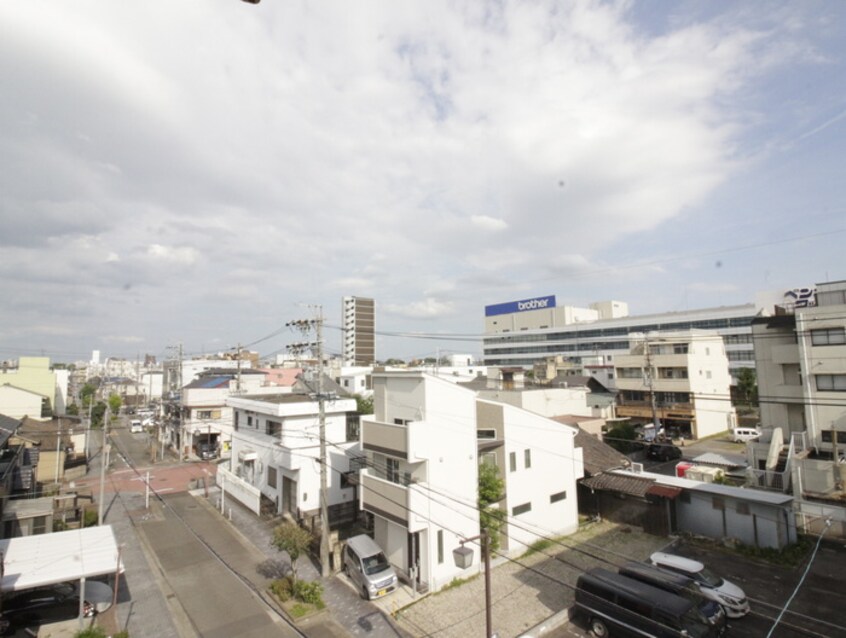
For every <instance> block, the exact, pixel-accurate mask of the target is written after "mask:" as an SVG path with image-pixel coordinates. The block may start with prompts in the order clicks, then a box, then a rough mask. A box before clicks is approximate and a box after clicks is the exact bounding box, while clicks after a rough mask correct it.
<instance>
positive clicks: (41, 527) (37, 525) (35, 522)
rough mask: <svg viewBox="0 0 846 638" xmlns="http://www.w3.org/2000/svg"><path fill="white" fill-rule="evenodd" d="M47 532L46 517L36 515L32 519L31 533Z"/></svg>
mask: <svg viewBox="0 0 846 638" xmlns="http://www.w3.org/2000/svg"><path fill="white" fill-rule="evenodd" d="M46 533H47V517H46V516H36V517H35V518H33V519H32V535H33V536H35V535H36V534H46Z"/></svg>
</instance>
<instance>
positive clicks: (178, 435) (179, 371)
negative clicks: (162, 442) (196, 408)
mask: <svg viewBox="0 0 846 638" xmlns="http://www.w3.org/2000/svg"><path fill="white" fill-rule="evenodd" d="M176 365H177V374H176V378H177V379H178V383H179V403H178V404H177V409H178V410H179V430H178V431H177V433H176V453H177V455H178V456H179V462H180V463H181V462H182V442H183V440H184V438H183V435H184V432H183V431H182V427H183V424H182V342H181V341H180V342H179V361H177V363H176Z"/></svg>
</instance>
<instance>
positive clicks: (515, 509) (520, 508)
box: [511, 503, 532, 516]
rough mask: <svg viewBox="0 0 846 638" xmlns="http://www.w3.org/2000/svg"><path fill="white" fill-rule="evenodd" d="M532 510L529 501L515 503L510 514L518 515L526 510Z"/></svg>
mask: <svg viewBox="0 0 846 638" xmlns="http://www.w3.org/2000/svg"><path fill="white" fill-rule="evenodd" d="M531 511H532V504H531V503H523V504H522V505H516V506H514V507H512V508H511V515H512V516H519V515H520V514H525V513H526V512H531Z"/></svg>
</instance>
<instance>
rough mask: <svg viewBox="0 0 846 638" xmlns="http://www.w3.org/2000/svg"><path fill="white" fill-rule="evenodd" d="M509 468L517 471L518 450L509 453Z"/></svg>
mask: <svg viewBox="0 0 846 638" xmlns="http://www.w3.org/2000/svg"><path fill="white" fill-rule="evenodd" d="M508 469H509V470H510V471H511V472H516V471H517V452H511V453H510V454H509V455H508Z"/></svg>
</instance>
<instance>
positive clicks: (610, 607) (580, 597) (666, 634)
mask: <svg viewBox="0 0 846 638" xmlns="http://www.w3.org/2000/svg"><path fill="white" fill-rule="evenodd" d="M574 611H575V614H576V615H577V616H581V617H583V618H586V619H587V623H588V627H589V628H590V631H591V633H593V635H594V636H596V637H597V638H607V637H608V636H610V635H613V636H653V637H654V638H678V637H679V636H690V637H691V638H714V637H716V636H718V635H719V630H718V628H717V627H715V626H714V625H710V624H708V623H707V622H706V621H705V620H704V619H703V618H701V617H700V615H699V613H698V611H697V609H696V604H695V603H693V602H691V601H690V600H688V599H687V598H683V597H681V596H676V595H675V594H672V593H670V592H668V591H666V590H664V589H659V588H658V587H653V586H652V585H649V584H647V583H644V582H641V581H639V580H634V579H633V578H628V577H626V576H621V575H620V574H615V573H614V572H611V571H608V570H606V569H601V568H594V569H591V570H589V571H587V572H585V573H584V574H582V575H581V576H579V579H578V580H577V581H576V594H575V605H574Z"/></svg>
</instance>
